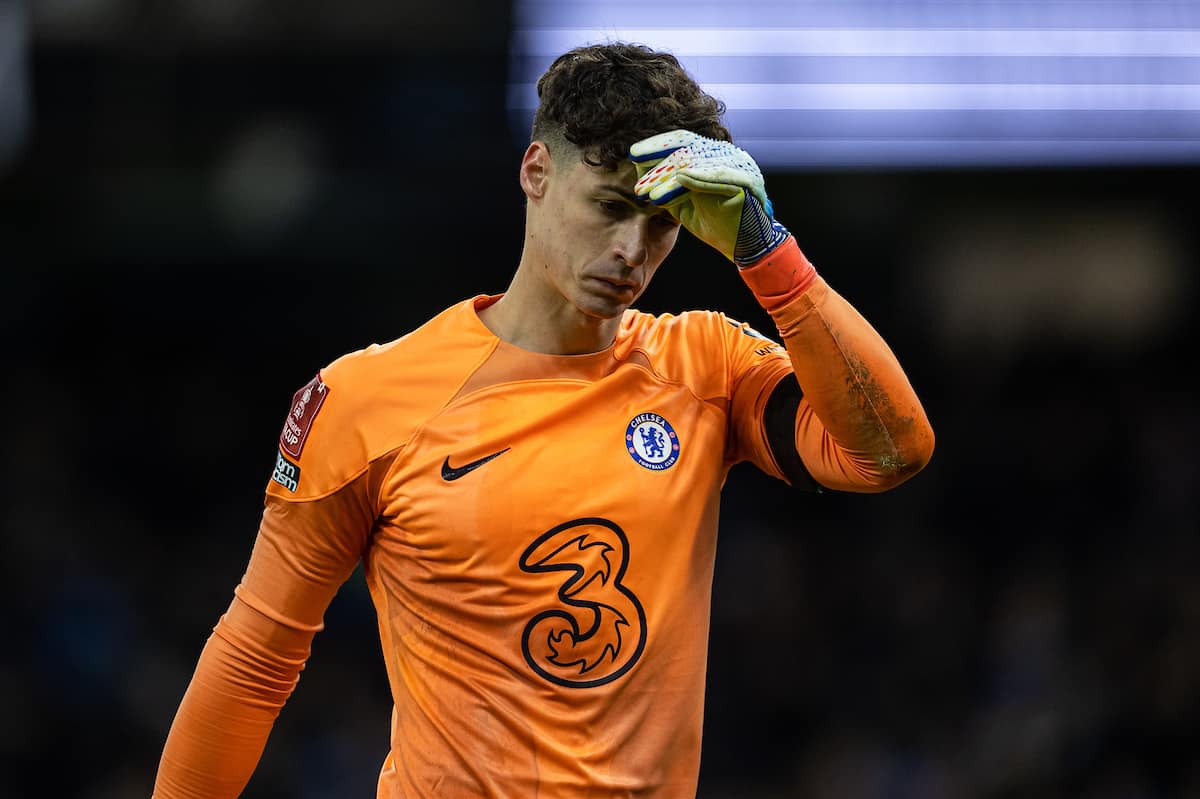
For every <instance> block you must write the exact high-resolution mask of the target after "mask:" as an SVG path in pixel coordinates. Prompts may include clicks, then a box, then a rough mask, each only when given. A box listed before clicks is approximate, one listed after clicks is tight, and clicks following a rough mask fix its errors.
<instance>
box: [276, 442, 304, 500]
mask: <svg viewBox="0 0 1200 799" xmlns="http://www.w3.org/2000/svg"><path fill="white" fill-rule="evenodd" d="M271 479H272V480H274V481H275V482H276V483H279V484H280V485H281V486H283V487H284V488H286V489H287V490H288V491H291V492H292V493H293V494H295V493H296V487H297V486H299V485H300V467H299V466H297V465H296V464H294V463H292V462H291V461H289V460H288V459H287V458H285V457H283V453H282V452H276V453H275V471H274V473H272V475H271Z"/></svg>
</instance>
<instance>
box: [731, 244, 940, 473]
mask: <svg viewBox="0 0 1200 799" xmlns="http://www.w3.org/2000/svg"><path fill="white" fill-rule="evenodd" d="M741 274H742V277H743V279H744V280H745V281H746V283H747V285H749V286H750V288H751V290H752V291H753V292H754V293H755V296H757V297H758V300H759V302H760V303H761V304H762V306H763V308H765V309H766V310H767V312H768V313H770V315H771V318H772V319H773V320H774V321H775V324H776V326H777V327H778V329H779V334H780V336H781V338H782V339H783V344H784V347H785V348H786V349H787V353H788V358H789V359H790V360H791V362H792V368H793V370H794V372H795V374H796V380H797V381H798V382H799V384H800V388H801V390H802V391H803V398H802V399H801V400H800V404H799V407H798V409H797V412H796V419H795V425H796V430H795V432H796V438H795V440H796V449H797V452H798V453H799V455H800V458H801V460H803V462H804V465H805V466H806V467H807V469H808V471H809V473H810V474H811V475H812V477H813V479H815V480H816V481H817V482H818V483H820V484H821V485H823V486H825V487H827V488H831V489H836V490H842V491H855V492H863V493H867V492H878V491H885V490H888V489H890V488H893V487H894V486H896V485H899V484H900V483H902V482H903V481H905V480H907V479H908V478H909V477H911V476H912V475H914V474H916V473H917V472H918V471H920V470H921V469H922V468H923V467H924V466H925V464H926V463H927V462H928V460H929V458H930V456H931V455H932V452H933V443H934V439H933V429H932V428H931V426H930V424H929V420H928V418H927V417H926V414H925V411H924V409H923V408H922V406H921V403H920V400H919V399H918V398H917V395H916V392H915V391H914V390H913V388H912V385H911V384H910V383H909V380H908V378H907V376H906V375H905V373H904V370H903V369H902V368H901V366H900V363H899V361H898V360H897V359H896V356H895V355H894V354H893V352H892V350H891V349H890V348H889V347H888V345H887V343H886V342H885V341H884V340H883V338H882V337H881V336H880V335H879V333H878V332H876V330H875V329H874V328H873V327H872V326H871V325H870V323H868V322H867V320H866V319H864V318H863V317H862V315H861V314H859V313H858V311H857V310H855V309H854V307H853V306H852V305H850V303H849V302H847V301H846V300H845V299H844V298H842V297H841V296H840V295H839V294H838V293H837V292H835V291H834V290H833V289H832V288H830V286H829V285H828V284H827V283H826V282H825V281H824V280H823V279H822V278H821V277H820V276H819V275H817V273H816V270H815V269H814V268H813V267H812V265H811V264H810V263H809V262H808V260H807V259H806V258H805V257H804V254H803V253H802V252H801V251H800V248H799V246H798V245H797V244H796V241H795V239H794V238H788V240H787V241H786V242H784V244H782V245H781V246H780V247H779V248H778V249H776V250H775V251H774V252H772V253H771V254H770V255H769V256H768V257H766V258H764V259H763V260H762V261H759V262H758V263H756V264H754V265H752V266H750V267H747V268H745V269H743V270H742V272H741Z"/></svg>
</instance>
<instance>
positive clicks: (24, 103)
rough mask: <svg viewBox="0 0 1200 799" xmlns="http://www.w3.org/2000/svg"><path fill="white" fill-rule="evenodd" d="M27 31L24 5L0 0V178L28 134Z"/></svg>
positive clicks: (8, 0) (27, 23)
mask: <svg viewBox="0 0 1200 799" xmlns="http://www.w3.org/2000/svg"><path fill="white" fill-rule="evenodd" d="M28 29H29V22H28V17H27V16H26V14H25V9H24V5H23V4H22V3H20V2H17V1H16V0H0V175H3V174H4V172H5V170H6V168H7V166H8V165H9V164H10V163H11V162H13V161H14V160H15V159H16V157H17V155H18V154H19V152H20V150H21V149H22V148H23V146H24V144H25V142H26V140H27V138H28V135H29V125H30V109H29V84H28V80H29V79H28V71H27V70H26V66H25V57H26V49H27V47H28V44H27V42H28V38H29V30H28Z"/></svg>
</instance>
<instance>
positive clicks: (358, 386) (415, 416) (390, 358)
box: [270, 300, 495, 499]
mask: <svg viewBox="0 0 1200 799" xmlns="http://www.w3.org/2000/svg"><path fill="white" fill-rule="evenodd" d="M473 302H474V300H465V301H464V302H462V303H459V304H457V305H454V306H451V307H450V308H448V309H446V310H445V311H443V312H442V313H440V314H438V315H437V316H435V317H433V318H432V319H430V320H429V321H428V322H426V323H425V324H423V325H421V326H420V327H418V328H416V329H415V330H413V331H411V332H409V333H407V334H405V335H403V336H401V337H400V338H397V339H395V340H393V341H390V342H387V343H384V344H372V345H370V346H367V347H364V348H362V349H360V350H355V351H353V352H349V353H346V354H345V355H342V356H341V357H339V358H337V359H335V360H334V361H332V362H330V363H329V364H328V365H326V366H325V367H323V368H321V369H320V370H319V371H318V372H317V374H316V376H315V377H313V378H312V379H311V380H310V381H309V382H308V383H306V384H305V385H304V386H301V388H300V389H298V390H297V391H296V393H295V395H294V396H293V398H292V403H291V406H290V408H289V411H288V415H287V417H286V418H285V419H284V423H283V428H282V430H281V432H280V439H279V450H280V458H283V459H285V460H286V461H288V462H290V463H291V465H292V466H294V467H295V470H296V474H297V476H298V477H300V479H298V480H296V481H294V482H295V483H296V484H295V485H288V484H286V483H280V481H279V480H275V481H274V482H275V483H278V484H279V485H272V486H270V490H271V491H272V492H273V493H279V494H280V495H281V496H283V497H284V498H287V499H305V498H316V497H319V496H324V495H326V494H329V493H331V492H333V491H336V490H337V489H338V488H340V487H341V486H342V485H345V484H346V483H347V482H349V481H350V480H353V479H354V478H355V477H356V476H358V475H359V474H361V473H362V472H363V471H364V470H365V469H366V468H367V467H368V466H369V465H370V464H371V463H372V462H373V461H375V460H377V459H379V458H381V457H383V456H385V455H387V454H388V453H391V452H394V451H395V450H397V449H398V448H401V447H403V446H404V445H405V444H406V443H407V442H408V440H409V438H411V436H412V434H413V432H414V431H415V430H416V429H417V428H418V427H420V425H421V424H422V423H423V422H424V421H425V420H427V419H428V418H429V417H431V416H432V415H434V414H436V413H437V412H438V411H439V410H440V409H441V408H442V407H443V406H444V405H445V403H447V402H448V401H449V400H450V398H451V397H453V396H454V394H455V393H456V392H457V391H458V388H459V387H460V386H461V385H462V383H463V382H464V381H465V380H466V379H467V378H468V377H469V376H470V374H471V373H472V372H474V371H475V369H476V368H478V366H479V364H480V363H482V362H483V361H484V360H485V359H486V358H487V356H488V355H489V354H490V352H491V349H492V348H494V346H495V339H494V337H491V336H490V335H489V334H488V333H487V330H486V328H482V325H479V323H478V318H477V317H475V316H474V313H473V309H472V306H471V303H473ZM472 319H474V320H475V323H474V324H472V321H471V320H472ZM280 465H281V466H282V467H283V468H284V469H285V470H286V469H287V467H288V464H286V463H285V464H280ZM280 487H282V488H283V489H284V490H283V491H280Z"/></svg>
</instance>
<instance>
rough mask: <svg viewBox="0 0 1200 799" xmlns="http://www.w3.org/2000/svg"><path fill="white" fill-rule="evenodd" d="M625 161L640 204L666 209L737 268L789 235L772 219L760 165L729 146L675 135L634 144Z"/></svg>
mask: <svg viewBox="0 0 1200 799" xmlns="http://www.w3.org/2000/svg"><path fill="white" fill-rule="evenodd" d="M629 158H630V160H631V161H633V164H634V167H635V168H636V170H637V176H638V181H637V184H636V185H635V186H634V192H635V193H636V194H637V197H638V199H639V200H644V201H649V202H650V203H653V204H654V205H657V206H661V207H664V208H666V209H667V210H668V211H670V213H671V215H672V216H674V217H675V218H676V219H678V220H679V222H680V223H681V224H682V225H683V226H684V227H685V228H687V229H688V230H690V231H691V232H692V234H693V235H695V236H696V237H697V238H698V239H700V240H701V241H703V242H705V243H706V244H709V245H710V246H712V247H714V248H716V249H717V250H719V251H720V252H721V253H722V254H723V255H724V256H725V257H726V258H728V259H729V260H731V261H733V262H734V263H735V264H737V265H738V267H744V266H749V265H750V264H752V263H754V262H756V261H759V260H761V259H762V258H763V257H764V256H766V255H767V254H769V253H770V252H771V251H773V250H774V249H775V248H776V247H778V246H779V245H780V244H782V243H783V242H784V241H786V240H787V237H788V236H789V235H790V234H789V233H788V231H787V228H785V227H784V226H783V225H781V224H779V223H778V222H776V221H775V219H774V210H773V208H772V206H771V201H770V200H769V199H768V198H767V192H766V189H765V188H764V186H763V176H762V172H761V171H759V168H758V164H756V163H754V159H753V158H751V157H750V155H749V154H748V153H746V151H745V150H743V149H741V148H740V147H737V146H736V145H734V144H732V143H730V142H727V141H720V140H718V139H708V138H705V137H704V136H701V135H699V134H697V133H692V132H691V131H689V130H673V131H669V132H667V133H660V134H658V135H657V136H651V137H650V138H648V139H642V140H641V141H639V142H637V143H635V144H634V145H633V146H632V147H630V148H629Z"/></svg>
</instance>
